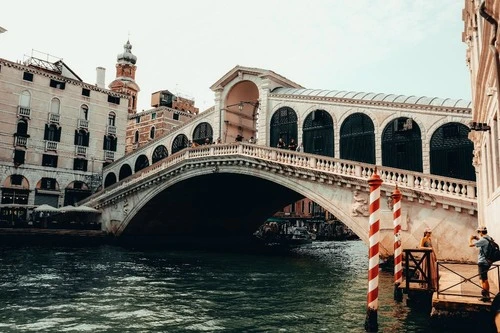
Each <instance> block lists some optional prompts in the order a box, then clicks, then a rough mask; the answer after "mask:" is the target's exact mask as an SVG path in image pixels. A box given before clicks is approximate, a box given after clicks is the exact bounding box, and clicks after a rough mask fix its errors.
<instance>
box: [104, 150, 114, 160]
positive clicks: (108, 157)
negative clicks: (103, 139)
mask: <svg viewBox="0 0 500 333" xmlns="http://www.w3.org/2000/svg"><path fill="white" fill-rule="evenodd" d="M104 160H106V161H114V160H115V152H114V151H111V150H105V151H104Z"/></svg>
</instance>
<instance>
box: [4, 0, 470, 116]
mask: <svg viewBox="0 0 500 333" xmlns="http://www.w3.org/2000/svg"><path fill="white" fill-rule="evenodd" d="M20 6H22V14H21V13H20ZM463 7H464V1H463V0H439V1H436V0H314V1H311V0H309V1H304V0H302V1H299V0H286V1H283V0H253V1H242V0H211V1H203V0H183V1H172V0H163V1H129V0H122V1H116V0H105V1H102V0H101V1H96V0H87V1H78V2H74V1H59V0H45V1H40V0H23V1H21V2H20V1H19V0H3V1H2V11H1V12H0V27H3V28H5V29H7V31H6V32H5V33H3V34H0V58H4V59H7V60H10V61H17V60H23V59H25V57H29V56H30V55H36V56H37V57H44V55H43V54H42V53H44V54H50V55H51V56H53V57H56V58H61V59H63V61H64V62H65V63H66V64H67V65H68V66H69V67H70V68H71V69H72V70H73V71H74V72H75V73H76V74H77V75H79V76H80V78H82V80H83V81H85V82H87V83H91V84H95V83H96V67H99V66H101V67H104V68H106V85H108V84H109V83H111V81H112V80H113V79H114V77H115V74H116V73H115V65H116V61H117V60H116V58H117V55H118V54H119V53H122V52H123V45H124V44H125V43H126V42H127V40H130V43H131V44H132V53H133V54H135V55H136V56H137V63H136V65H137V71H136V82H137V84H138V85H139V87H140V88H141V92H140V94H139V97H138V110H139V111H140V110H147V109H150V108H151V106H150V103H151V94H152V93H153V92H156V91H158V90H169V91H171V92H172V93H174V94H178V95H180V96H183V97H188V98H193V99H194V100H195V106H197V107H198V108H199V109H200V111H203V110H205V109H207V108H209V107H210V106H212V105H214V93H213V92H212V91H211V90H210V86H211V85H212V84H213V83H215V82H216V81H217V80H219V79H220V78H221V77H222V76H224V75H225V74H226V73H227V72H228V71H230V70H231V69H232V68H234V67H235V66H237V65H240V66H245V67H256V68H262V69H267V70H272V71H274V72H276V73H278V74H280V75H282V76H285V77H286V78H288V79H289V80H292V81H294V82H296V83H298V84H300V85H302V86H303V87H305V88H311V89H325V90H343V91H357V92H376V93H386V94H396V95H408V96H411V95H415V96H427V97H441V98H454V99H465V100H470V99H471V88H470V76H469V71H468V68H467V66H466V63H465V52H466V45H465V44H464V43H463V42H462V40H461V34H462V31H463V26H464V25H463V21H462V15H461V11H462V8H463ZM40 52H41V53H40Z"/></svg>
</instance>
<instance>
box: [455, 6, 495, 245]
mask: <svg viewBox="0 0 500 333" xmlns="http://www.w3.org/2000/svg"><path fill="white" fill-rule="evenodd" d="M462 17H463V20H464V33H463V41H464V42H465V43H466V44H467V53H466V62H467V65H468V67H469V69H470V74H471V86H472V100H473V104H472V122H471V124H470V128H471V132H470V134H469V138H470V139H471V140H472V141H473V142H474V159H473V164H474V166H475V169H476V174H477V184H478V185H477V187H478V211H479V224H480V225H486V226H487V227H488V229H489V233H490V234H491V235H492V236H493V237H494V238H496V239H500V227H498V216H500V141H499V140H500V133H499V132H500V124H499V122H498V119H499V118H500V111H499V105H500V103H499V102H500V59H499V50H500V47H499V45H498V33H499V31H498V22H499V21H500V1H498V0H487V1H479V0H466V1H465V8H464V11H463V14H462Z"/></svg>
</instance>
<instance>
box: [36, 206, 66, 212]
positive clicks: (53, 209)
mask: <svg viewBox="0 0 500 333" xmlns="http://www.w3.org/2000/svg"><path fill="white" fill-rule="evenodd" d="M33 211H35V212H44V213H56V212H57V213H59V212H60V210H59V208H56V207H52V206H51V205H47V204H43V205H40V206H38V207H36V208H35V209H33Z"/></svg>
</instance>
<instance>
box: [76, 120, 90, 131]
mask: <svg viewBox="0 0 500 333" xmlns="http://www.w3.org/2000/svg"><path fill="white" fill-rule="evenodd" d="M77 126H78V128H84V129H88V128H89V121H88V120H87V119H78V124H77Z"/></svg>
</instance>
